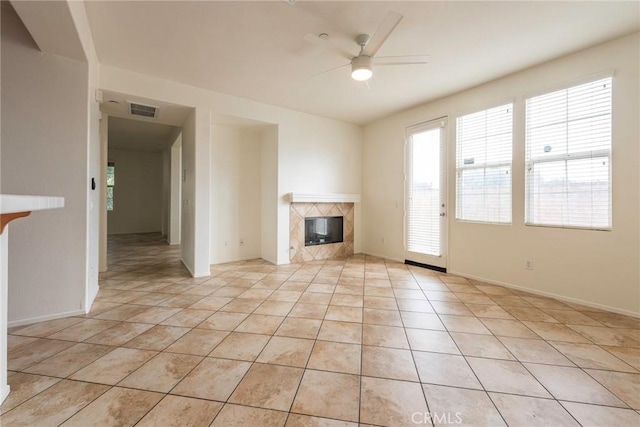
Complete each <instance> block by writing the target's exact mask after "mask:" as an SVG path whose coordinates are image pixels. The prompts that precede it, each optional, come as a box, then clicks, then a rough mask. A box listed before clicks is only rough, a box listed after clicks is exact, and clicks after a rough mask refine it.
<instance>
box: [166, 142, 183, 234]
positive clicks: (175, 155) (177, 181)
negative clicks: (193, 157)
mask: <svg viewBox="0 0 640 427" xmlns="http://www.w3.org/2000/svg"><path fill="white" fill-rule="evenodd" d="M170 197H171V200H170V204H169V236H168V239H167V241H168V243H169V244H170V245H179V244H180V222H181V219H180V212H181V210H182V133H180V134H179V135H178V136H177V138H176V140H175V141H174V142H173V144H172V145H171V190H170Z"/></svg>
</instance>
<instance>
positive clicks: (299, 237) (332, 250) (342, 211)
mask: <svg viewBox="0 0 640 427" xmlns="http://www.w3.org/2000/svg"><path fill="white" fill-rule="evenodd" d="M353 211H354V204H353V203H340V202H338V203H331V202H292V203H291V208H290V216H289V217H290V220H289V236H290V247H289V259H290V261H291V262H303V261H313V260H319V259H327V258H334V257H346V256H349V255H353V230H354V228H353V226H354V213H353ZM317 216H342V217H344V223H343V230H344V241H343V242H342V243H330V244H327V245H317V246H305V245H304V219H305V218H306V217H317Z"/></svg>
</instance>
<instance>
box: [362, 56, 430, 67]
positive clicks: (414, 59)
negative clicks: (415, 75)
mask: <svg viewBox="0 0 640 427" xmlns="http://www.w3.org/2000/svg"><path fill="white" fill-rule="evenodd" d="M429 59H431V55H396V56H376V57H375V58H374V59H373V62H374V63H375V64H377V65H384V64H387V63H389V62H394V63H396V62H404V61H406V62H421V63H422V62H429Z"/></svg>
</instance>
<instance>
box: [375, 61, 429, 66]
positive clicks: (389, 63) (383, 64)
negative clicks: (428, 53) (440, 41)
mask: <svg viewBox="0 0 640 427" xmlns="http://www.w3.org/2000/svg"><path fill="white" fill-rule="evenodd" d="M425 64H428V62H425V61H411V62H405V61H398V62H383V63H382V64H376V67H383V66H385V65H425Z"/></svg>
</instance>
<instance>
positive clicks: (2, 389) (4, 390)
mask: <svg viewBox="0 0 640 427" xmlns="http://www.w3.org/2000/svg"><path fill="white" fill-rule="evenodd" d="M10 391H11V387H10V386H9V385H6V384H2V385H0V404H2V402H4V399H6V398H7V396H9V392H10Z"/></svg>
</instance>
